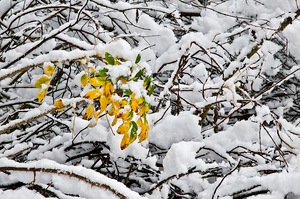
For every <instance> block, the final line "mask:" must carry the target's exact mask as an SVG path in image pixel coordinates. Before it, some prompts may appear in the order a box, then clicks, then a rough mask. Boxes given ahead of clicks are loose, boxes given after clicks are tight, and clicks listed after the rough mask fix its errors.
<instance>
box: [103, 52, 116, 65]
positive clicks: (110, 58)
mask: <svg viewBox="0 0 300 199" xmlns="http://www.w3.org/2000/svg"><path fill="white" fill-rule="evenodd" d="M105 60H106V61H107V63H109V64H110V65H115V58H114V57H113V56H112V55H111V54H109V53H108V52H106V53H105Z"/></svg>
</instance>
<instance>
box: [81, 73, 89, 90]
mask: <svg viewBox="0 0 300 199" xmlns="http://www.w3.org/2000/svg"><path fill="white" fill-rule="evenodd" d="M89 80H90V76H89V75H88V74H87V73H85V74H83V75H82V76H81V78H80V82H81V85H82V86H83V87H84V86H86V85H87V84H88V83H89Z"/></svg>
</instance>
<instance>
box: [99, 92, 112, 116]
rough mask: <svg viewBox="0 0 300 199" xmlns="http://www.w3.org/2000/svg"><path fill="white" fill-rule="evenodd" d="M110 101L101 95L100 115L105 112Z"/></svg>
mask: <svg viewBox="0 0 300 199" xmlns="http://www.w3.org/2000/svg"><path fill="white" fill-rule="evenodd" d="M110 101H111V100H109V98H107V97H105V96H104V95H101V97H100V107H101V109H100V114H101V113H103V112H104V111H105V110H106V107H107V105H108V104H109V103H110Z"/></svg>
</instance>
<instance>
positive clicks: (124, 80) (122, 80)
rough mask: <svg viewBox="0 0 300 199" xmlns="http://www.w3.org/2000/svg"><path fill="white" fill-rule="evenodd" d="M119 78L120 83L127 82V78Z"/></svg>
mask: <svg viewBox="0 0 300 199" xmlns="http://www.w3.org/2000/svg"><path fill="white" fill-rule="evenodd" d="M120 80H121V82H122V84H127V82H128V80H127V79H125V78H124V77H121V78H120Z"/></svg>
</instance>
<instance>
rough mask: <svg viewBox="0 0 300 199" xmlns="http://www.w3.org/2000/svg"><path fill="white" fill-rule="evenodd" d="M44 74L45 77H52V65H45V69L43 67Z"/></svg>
mask: <svg viewBox="0 0 300 199" xmlns="http://www.w3.org/2000/svg"><path fill="white" fill-rule="evenodd" d="M44 73H45V74H46V75H49V76H51V75H53V73H54V66H53V65H50V64H49V65H46V66H45V67H44Z"/></svg>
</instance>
